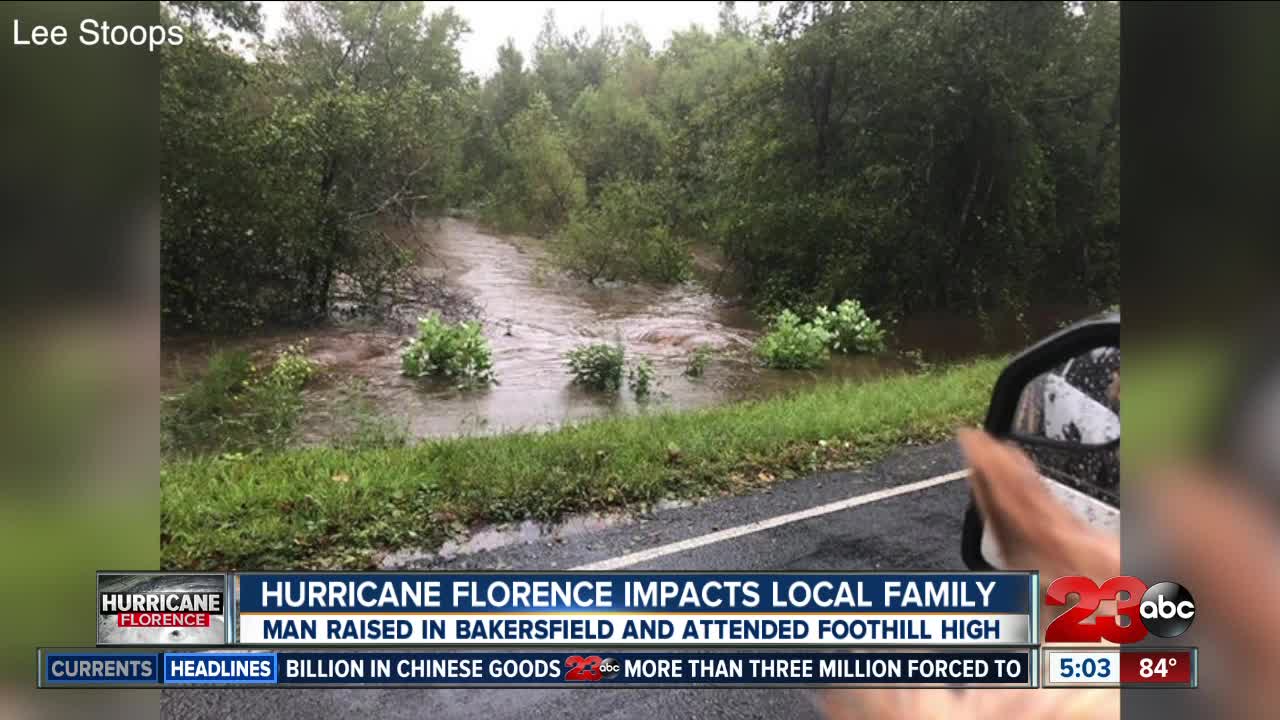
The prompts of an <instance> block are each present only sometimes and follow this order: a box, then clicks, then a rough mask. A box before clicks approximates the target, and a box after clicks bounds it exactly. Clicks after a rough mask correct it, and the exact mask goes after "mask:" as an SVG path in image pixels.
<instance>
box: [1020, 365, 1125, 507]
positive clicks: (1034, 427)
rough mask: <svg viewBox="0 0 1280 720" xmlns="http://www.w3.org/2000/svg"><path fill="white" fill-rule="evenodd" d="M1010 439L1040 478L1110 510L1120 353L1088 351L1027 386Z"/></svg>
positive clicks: (1115, 485) (1116, 468)
mask: <svg viewBox="0 0 1280 720" xmlns="http://www.w3.org/2000/svg"><path fill="white" fill-rule="evenodd" d="M1012 439H1013V440H1014V441H1015V442H1017V443H1018V444H1019V445H1020V446H1021V447H1022V448H1023V449H1024V450H1026V451H1027V452H1028V454H1030V455H1031V457H1032V459H1033V460H1035V463H1036V465H1037V466H1038V467H1039V468H1040V471H1041V473H1042V474H1044V475H1045V476H1046V477H1049V478H1052V479H1054V480H1057V481H1059V482H1062V483H1066V484H1067V485H1069V486H1071V487H1074V488H1075V489H1077V490H1079V491H1081V492H1083V493H1085V494H1087V495H1090V496H1092V497H1095V498H1098V499H1100V500H1103V501H1105V502H1108V503H1110V504H1113V505H1114V504H1116V503H1117V501H1118V497H1117V496H1118V492H1119V481H1120V462H1119V448H1118V445H1117V443H1118V442H1119V440H1120V348H1118V347H1102V348H1094V349H1092V350H1089V351H1087V352H1085V353H1082V354H1081V355H1079V356H1077V357H1074V358H1072V359H1070V360H1068V361H1067V362H1065V363H1062V364H1061V365H1058V366H1057V367H1054V368H1053V369H1051V370H1049V371H1048V372H1045V373H1043V374H1041V375H1040V376H1038V377H1036V378H1035V379H1034V380H1032V381H1031V382H1029V383H1027V386H1026V387H1025V388H1023V391H1022V395H1021V398H1020V399H1019V401H1018V408H1017V412H1016V413H1015V415H1014V420H1013V432H1012Z"/></svg>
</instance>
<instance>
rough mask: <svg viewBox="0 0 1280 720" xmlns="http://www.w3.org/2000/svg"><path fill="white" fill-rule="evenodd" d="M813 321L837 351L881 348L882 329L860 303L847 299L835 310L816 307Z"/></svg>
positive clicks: (873, 351)
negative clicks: (823, 331)
mask: <svg viewBox="0 0 1280 720" xmlns="http://www.w3.org/2000/svg"><path fill="white" fill-rule="evenodd" d="M813 324H814V325H817V326H818V327H821V328H822V329H823V330H825V331H827V333H828V334H829V335H830V336H831V337H830V340H828V343H829V344H830V347H831V349H832V350H834V351H836V352H839V353H875V352H883V351H884V347H885V345H884V338H885V331H884V328H883V327H881V326H880V322H879V321H878V320H873V319H872V318H871V316H870V315H868V314H867V311H866V310H864V309H863V308H862V304H861V303H859V302H858V301H857V300H853V299H849V300H845V301H844V302H842V303H840V304H839V305H837V306H836V309H835V310H830V309H828V308H826V307H821V306H820V307H818V309H817V313H816V314H815V315H814V319H813Z"/></svg>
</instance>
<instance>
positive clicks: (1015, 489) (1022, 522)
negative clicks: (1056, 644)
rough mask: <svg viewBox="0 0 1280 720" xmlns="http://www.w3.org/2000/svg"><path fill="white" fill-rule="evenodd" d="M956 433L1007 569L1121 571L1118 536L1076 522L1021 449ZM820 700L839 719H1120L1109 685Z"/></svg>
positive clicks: (852, 693)
mask: <svg viewBox="0 0 1280 720" xmlns="http://www.w3.org/2000/svg"><path fill="white" fill-rule="evenodd" d="M958 440H959V442H960V448H961V450H963V451H964V454H965V458H966V459H967V460H968V461H969V466H970V468H972V472H971V473H970V475H969V484H970V486H971V487H972V488H973V495H974V498H975V501H976V502H977V505H978V510H979V512H981V513H982V517H983V520H984V522H985V523H986V525H987V527H989V528H990V529H991V531H992V532H993V533H994V534H995V537H996V540H997V542H998V543H999V544H1000V549H1001V551H1002V552H1003V553H1004V557H1005V560H1006V562H1007V563H1008V565H1009V567H1008V569H1010V570H1039V571H1040V573H1041V575H1042V576H1043V577H1049V578H1056V577H1062V576H1063V575H1086V576H1088V577H1090V578H1093V579H1094V580H1095V581H1096V582H1102V581H1104V580H1106V579H1108V578H1110V577H1113V576H1115V575H1119V574H1120V543H1119V540H1117V539H1116V538H1115V537H1113V536H1109V535H1107V534H1105V533H1102V532H1099V531H1097V530H1094V529H1093V528H1091V527H1089V526H1088V525H1086V524H1084V523H1082V522H1080V521H1079V520H1078V519H1076V517H1075V516H1074V515H1072V514H1071V511H1070V510H1069V509H1067V508H1066V507H1064V506H1063V505H1062V503H1059V502H1058V501H1057V500H1056V499H1054V497H1053V495H1051V494H1050V493H1049V491H1048V489H1046V488H1045V486H1044V483H1043V482H1042V481H1041V480H1040V476H1039V473H1038V472H1037V470H1036V467H1035V464H1034V463H1033V462H1032V461H1031V459H1030V458H1028V457H1027V455H1026V454H1025V453H1023V452H1022V451H1021V450H1019V449H1017V448H1015V447H1013V446H1011V445H1006V444H1004V443H1001V442H1000V441H998V440H996V439H995V438H993V437H991V436H990V435H988V434H987V433H985V432H982V431H980V430H961V431H960V433H959V437H958ZM1047 616H1048V614H1047V613H1044V612H1042V613H1041V617H1047ZM818 706H819V709H820V710H821V711H822V713H823V715H825V716H826V717H828V718H833V719H837V718H838V719H841V720H843V719H845V718H849V719H852V718H865V719H868V720H870V719H875V720H890V719H895V718H925V719H931V718H937V719H938V720H942V719H944V718H946V719H948V720H953V719H954V720H967V719H968V718H974V719H976V718H993V717H1016V718H1019V720H1037V719H1039V718H1046V719H1047V718H1054V719H1055V720H1059V719H1066V720H1074V719H1079V720H1102V719H1103V718H1107V719H1110V718H1119V716H1120V693H1119V691H1118V690H1108V689H1066V690H1052V691H1047V690H1044V689H1028V690H985V689H983V690H977V689H975V690H947V689H928V690H920V689H917V690H896V689H892V690H879V689H876V690H872V689H867V690H833V691H828V692H825V693H822V694H821V695H820V696H819V699H818Z"/></svg>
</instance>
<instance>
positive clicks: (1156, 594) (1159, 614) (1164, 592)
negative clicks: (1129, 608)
mask: <svg viewBox="0 0 1280 720" xmlns="http://www.w3.org/2000/svg"><path fill="white" fill-rule="evenodd" d="M1138 614H1139V615H1141V616H1142V624H1143V625H1146V626H1147V631H1148V632H1150V633H1151V634H1152V635H1155V636H1157V637H1162V638H1171V637H1178V636H1179V635H1181V634H1182V633H1184V632H1186V631H1187V628H1189V627H1191V622H1192V621H1193V620H1195V617H1196V601H1195V599H1194V598H1192V597H1191V593H1190V592H1188V591H1187V589H1186V588H1184V587H1182V586H1181V585H1179V584H1178V583H1175V582H1159V583H1156V584H1155V585H1152V586H1151V587H1149V588H1147V591H1146V592H1145V593H1143V595H1142V604H1141V605H1139V606H1138Z"/></svg>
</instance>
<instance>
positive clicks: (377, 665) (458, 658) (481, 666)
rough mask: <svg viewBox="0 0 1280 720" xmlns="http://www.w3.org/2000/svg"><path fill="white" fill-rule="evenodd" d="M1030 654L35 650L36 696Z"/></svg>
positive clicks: (881, 671)
mask: <svg viewBox="0 0 1280 720" xmlns="http://www.w3.org/2000/svg"><path fill="white" fill-rule="evenodd" d="M1036 653H1037V651H1036V650H1034V649H1031V648H1026V649H1016V650H1012V649H1010V650H966V651H951V650H946V651H938V652H928V651H919V650H915V651H907V650H884V651H860V652H834V651H809V652H731V651H723V652H716V651H706V652H628V651H621V652H612V651H600V650H596V649H593V650H590V651H585V650H584V651H581V652H472V651H455V652H441V651H432V650H420V651H414V650H404V649H397V650H394V651H381V650H366V651H352V650H350V649H341V650H294V649H279V648H277V649H271V650H234V651H233V650H198V651H191V650H187V651H174V650H168V649H166V650H160V649H152V650H146V651H144V650H117V649H103V648H41V649H40V650H39V651H38V663H39V671H38V678H37V686H38V687H40V688H164V687H222V688H238V687H284V688H299V687H345V688H361V687H366V688H367V687H419V688H421V687H434V688H468V687H470V688H475V687H494V688H497V687H503V688H521V687H524V688H545V687H634V688H646V687H647V688H653V687H663V688H675V687H954V686H964V687H985V688H1032V687H1037V683H1038V671H1039V664H1038V663H1037V659H1038V658H1037V656H1036Z"/></svg>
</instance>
